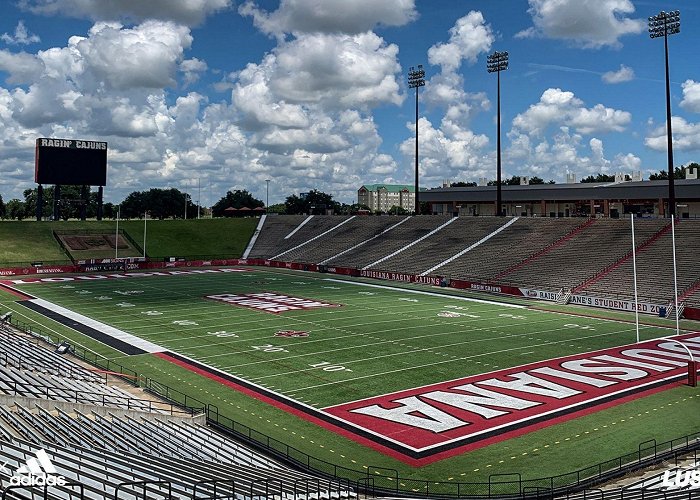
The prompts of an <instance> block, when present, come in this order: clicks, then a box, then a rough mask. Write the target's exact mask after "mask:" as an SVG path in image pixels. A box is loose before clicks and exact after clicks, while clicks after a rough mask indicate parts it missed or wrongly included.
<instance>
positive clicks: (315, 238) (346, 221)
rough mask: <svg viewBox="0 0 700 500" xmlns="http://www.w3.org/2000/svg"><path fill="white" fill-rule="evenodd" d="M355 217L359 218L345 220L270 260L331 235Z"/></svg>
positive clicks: (271, 258)
mask: <svg viewBox="0 0 700 500" xmlns="http://www.w3.org/2000/svg"><path fill="white" fill-rule="evenodd" d="M309 217H313V215H311V216H309ZM355 217H357V216H356V215H353V216H352V217H350V218H349V219H345V220H344V221H343V222H341V223H340V224H338V225H337V226H333V227H332V228H330V229H329V230H328V231H324V232H322V233H321V234H319V235H318V236H314V237H313V238H311V239H310V240H307V241H305V242H304V243H300V244H299V245H297V246H295V247H292V248H290V249H289V250H285V251H284V252H282V253H279V254H277V255H275V256H274V257H270V260H275V259H278V258H279V257H282V256H283V255H284V254H286V253H289V252H291V251H293V250H296V249H297V248H301V247H303V246H304V245H308V244H309V243H311V242H312V241H315V240H317V239H319V238H321V237H323V236H325V235H327V234H328V233H330V232H331V231H335V230H336V229H338V228H339V227H340V226H342V225H343V224H347V223H348V222H350V221H351V220H353V219H354V218H355ZM306 220H309V219H306ZM299 227H301V226H299ZM297 229H299V228H297Z"/></svg>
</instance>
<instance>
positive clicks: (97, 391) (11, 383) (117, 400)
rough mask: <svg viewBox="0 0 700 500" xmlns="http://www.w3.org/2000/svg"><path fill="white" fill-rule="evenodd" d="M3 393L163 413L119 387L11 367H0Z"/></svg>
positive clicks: (0, 388)
mask: <svg viewBox="0 0 700 500" xmlns="http://www.w3.org/2000/svg"><path fill="white" fill-rule="evenodd" d="M0 393H2V394H9V395H13V396H24V397H30V398H41V399H49V400H52V401H69V402H75V403H84V404H92V405H99V406H112V407H115V408H126V409H131V410H141V411H164V410H160V409H159V408H157V407H156V406H157V405H155V404H151V402H150V401H148V400H144V399H139V398H137V397H135V396H134V395H133V394H131V393H129V392H127V391H125V390H124V389H121V388H119V387H116V386H110V385H107V384H105V383H100V382H93V381H87V380H80V379H75V378H69V377H61V376H57V375H51V374H46V373H41V372H39V371H32V370H19V369H17V368H13V367H8V366H3V367H0Z"/></svg>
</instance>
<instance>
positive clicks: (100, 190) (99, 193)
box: [97, 186, 104, 220]
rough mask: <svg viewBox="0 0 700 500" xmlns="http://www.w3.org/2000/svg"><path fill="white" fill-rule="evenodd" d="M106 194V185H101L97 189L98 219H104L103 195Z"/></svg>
mask: <svg viewBox="0 0 700 500" xmlns="http://www.w3.org/2000/svg"><path fill="white" fill-rule="evenodd" d="M103 194H104V187H103V186H100V187H99V188H98V189H97V220H102V195H103Z"/></svg>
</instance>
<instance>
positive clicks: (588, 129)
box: [513, 88, 632, 135]
mask: <svg viewBox="0 0 700 500" xmlns="http://www.w3.org/2000/svg"><path fill="white" fill-rule="evenodd" d="M631 119H632V115H631V114H630V113H629V112H627V111H621V110H616V109H612V108H607V107H605V106H604V105H602V104H596V105H595V106H594V107H592V108H586V107H585V106H584V104H583V101H582V100H581V99H579V98H578V97H576V96H575V95H574V93H573V92H567V91H563V90H561V89H557V88H550V89H547V90H545V91H544V93H543V94H542V96H541V97H540V101H539V102H538V103H536V104H533V105H531V106H530V107H529V108H528V109H527V111H525V112H524V113H520V114H518V115H517V116H516V117H515V118H514V119H513V127H514V128H517V129H519V130H520V131H523V132H524V133H526V134H529V135H542V134H543V133H544V132H545V131H546V130H547V128H548V127H550V126H552V125H565V126H572V127H574V128H575V129H576V130H577V131H578V132H580V133H583V134H591V133H596V132H621V131H623V130H624V129H625V127H626V126H627V125H628V124H629V123H630V121H631Z"/></svg>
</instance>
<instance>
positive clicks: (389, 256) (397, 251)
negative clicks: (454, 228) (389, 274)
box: [362, 217, 459, 271]
mask: <svg viewBox="0 0 700 500" xmlns="http://www.w3.org/2000/svg"><path fill="white" fill-rule="evenodd" d="M458 218H459V217H453V218H451V219H450V220H448V221H447V222H445V223H444V224H442V225H441V226H439V227H436V228H435V229H433V230H432V231H430V232H429V233H428V234H425V235H423V236H421V237H420V238H418V239H417V240H416V241H412V242H411V243H409V244H408V245H406V246H405V247H403V248H399V249H398V250H396V251H395V252H393V253H390V254H389V255H387V256H385V257H382V258H381V259H379V260H378V261H376V262H372V263H371V264H370V265H368V266H365V267H363V268H362V270H363V271H364V270H365V269H369V268H370V267H372V266H376V265H377V264H381V263H382V262H384V261H385V260H388V259H391V258H392V257H393V256H394V255H398V254H400V253H401V252H403V251H404V250H408V249H409V248H411V247H412V246H413V245H417V244H418V243H420V242H421V241H423V240H424V239H426V238H429V237H430V236H432V235H434V234H435V233H437V232H438V231H440V230H441V229H442V228H443V227H445V226H449V225H450V224H452V223H453V222H454V221H456V220H457V219H458Z"/></svg>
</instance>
